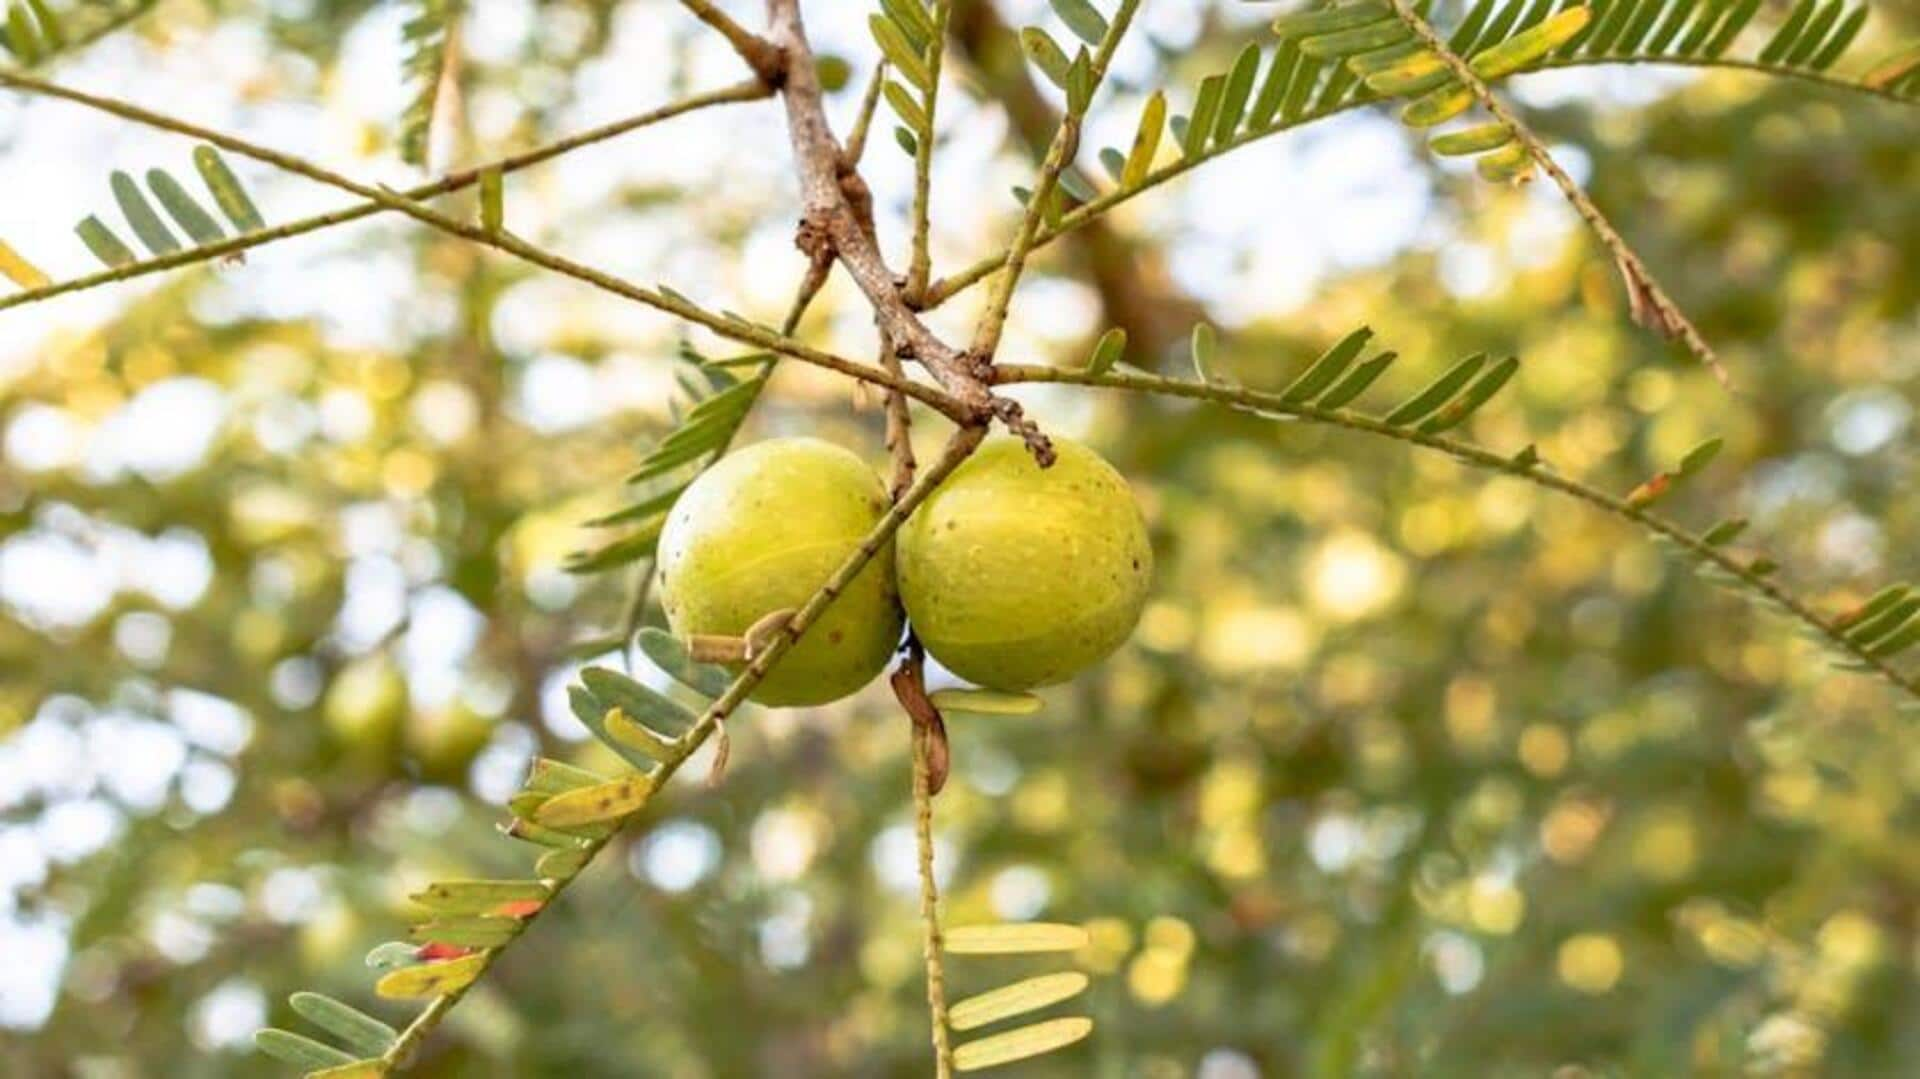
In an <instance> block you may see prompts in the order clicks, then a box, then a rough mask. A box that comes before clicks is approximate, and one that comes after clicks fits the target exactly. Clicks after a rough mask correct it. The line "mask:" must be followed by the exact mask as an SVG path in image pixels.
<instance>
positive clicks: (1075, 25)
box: [1052, 0, 1107, 46]
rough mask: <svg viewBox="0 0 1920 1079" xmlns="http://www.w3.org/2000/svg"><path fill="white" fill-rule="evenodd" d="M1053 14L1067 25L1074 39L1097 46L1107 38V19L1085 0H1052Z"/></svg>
mask: <svg viewBox="0 0 1920 1079" xmlns="http://www.w3.org/2000/svg"><path fill="white" fill-rule="evenodd" d="M1052 4H1053V13H1054V14H1055V15H1058V16H1060V21H1061V22H1063V23H1066V24H1067V29H1069V30H1071V31H1073V34H1074V36H1075V37H1077V38H1079V39H1080V40H1081V41H1084V42H1086V43H1087V44H1089V45H1094V46H1098V45H1099V44H1100V42H1101V41H1103V40H1105V39H1106V36H1107V17H1106V16H1104V15H1102V14H1100V12H1099V11H1098V10H1096V9H1095V8H1094V6H1093V5H1092V4H1089V3H1087V0H1052Z"/></svg>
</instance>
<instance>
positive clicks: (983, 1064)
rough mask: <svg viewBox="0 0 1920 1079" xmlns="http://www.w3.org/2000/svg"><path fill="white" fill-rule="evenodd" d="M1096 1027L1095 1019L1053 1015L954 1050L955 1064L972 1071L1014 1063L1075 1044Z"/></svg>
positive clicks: (958, 1068)
mask: <svg viewBox="0 0 1920 1079" xmlns="http://www.w3.org/2000/svg"><path fill="white" fill-rule="evenodd" d="M1092 1030H1093V1020H1091V1019H1086V1018H1082V1017H1074V1018H1069V1019H1049V1020H1047V1021H1046V1022H1044V1023H1035V1024H1033V1025H1032V1026H1025V1027H1021V1028H1020V1029H1018V1030H1010V1031H1007V1032H1006V1033H1005V1034H995V1035H993V1036H992V1037H988V1038H979V1039H976V1040H974V1041H970V1042H968V1043H966V1044H965V1045H962V1046H960V1047H959V1048H957V1049H955V1050H954V1051H953V1066H954V1068H955V1069H957V1070H959V1071H963V1072H968V1071H978V1070H979V1069H981V1068H991V1067H994V1066H995V1065H999V1064H1010V1063H1012V1062H1014V1061H1016V1060H1025V1059H1027V1058H1028V1057H1034V1056H1039V1055H1040V1054H1041V1053H1049V1052H1052V1051H1053V1050H1055V1049H1059V1048H1061V1047H1062V1046H1067V1045H1072V1044H1073V1043H1074V1042H1077V1041H1079V1040H1080V1039H1082V1038H1084V1037H1086V1036H1087V1035H1088V1034H1089V1033H1091V1032H1092Z"/></svg>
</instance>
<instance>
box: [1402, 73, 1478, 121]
mask: <svg viewBox="0 0 1920 1079" xmlns="http://www.w3.org/2000/svg"><path fill="white" fill-rule="evenodd" d="M1472 107H1473V91H1472V90H1469V89H1467V88H1466V87H1464V86H1461V85H1459V84H1457V83H1449V84H1448V85H1445V86H1442V87H1440V88H1439V89H1437V90H1430V91H1428V92H1427V93H1426V94H1425V95H1423V96H1421V97H1418V98H1415V99H1414V100H1413V101H1412V102H1410V103H1409V104H1408V105H1407V107H1406V108H1404V109H1401V110H1400V122H1401V123H1403V124H1406V125H1407V126H1408V127H1432V126H1434V125H1435V124H1444V123H1446V122H1447V121H1448V120H1451V119H1453V118H1454V117H1456V116H1458V115H1460V114H1461V113H1463V112H1465V111H1467V110H1468V109H1470V108H1472Z"/></svg>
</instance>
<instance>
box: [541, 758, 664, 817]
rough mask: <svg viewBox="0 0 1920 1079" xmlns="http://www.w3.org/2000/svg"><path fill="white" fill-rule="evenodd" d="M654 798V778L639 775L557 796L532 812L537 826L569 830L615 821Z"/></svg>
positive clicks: (642, 774)
mask: <svg viewBox="0 0 1920 1079" xmlns="http://www.w3.org/2000/svg"><path fill="white" fill-rule="evenodd" d="M651 797H653V777H652V776H651V775H647V774H645V773H641V772H636V773H634V774H633V775H629V776H623V777H621V778H620V779H615V780H612V781H610V782H606V783H601V784H599V785H597V786H592V787H581V788H579V789H577V790H571V791H568V792H567V793H565V794H556V795H554V796H553V797H552V798H549V799H547V800H546V801H545V802H544V803H542V804H541V806H540V808H539V809H536V810H534V812H533V821H534V823H535V824H540V825H544V826H546V827H548V828H558V829H561V830H563V831H564V830H568V829H574V828H579V827H580V826H582V825H591V824H605V823H608V822H611V821H616V820H618V819H620V818H621V817H624V816H626V815H627V814H629V813H632V812H633V811H634V810H636V809H639V808H640V807H641V806H643V805H646V804H647V799H649V798H651Z"/></svg>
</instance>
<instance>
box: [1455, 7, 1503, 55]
mask: <svg viewBox="0 0 1920 1079" xmlns="http://www.w3.org/2000/svg"><path fill="white" fill-rule="evenodd" d="M1494 3H1495V0H1477V2H1476V3H1475V4H1474V5H1473V7H1471V8H1469V9H1468V11H1467V17H1466V18H1464V19H1461V20H1460V25H1459V26H1457V27H1455V28H1454V30H1453V35H1452V36H1451V37H1449V38H1447V49H1448V50H1449V51H1451V52H1453V53H1454V54H1456V55H1462V56H1464V55H1469V54H1471V53H1472V52H1473V46H1474V43H1475V42H1477V41H1479V40H1480V31H1481V30H1483V29H1485V28H1486V25H1487V19H1488V17H1489V16H1491V15H1492V14H1493V5H1494Z"/></svg>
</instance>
